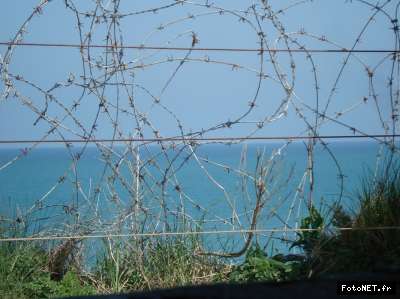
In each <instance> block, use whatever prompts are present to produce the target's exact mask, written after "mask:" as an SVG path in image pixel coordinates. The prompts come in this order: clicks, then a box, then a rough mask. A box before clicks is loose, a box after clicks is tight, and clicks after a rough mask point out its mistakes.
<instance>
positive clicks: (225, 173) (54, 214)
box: [0, 141, 385, 250]
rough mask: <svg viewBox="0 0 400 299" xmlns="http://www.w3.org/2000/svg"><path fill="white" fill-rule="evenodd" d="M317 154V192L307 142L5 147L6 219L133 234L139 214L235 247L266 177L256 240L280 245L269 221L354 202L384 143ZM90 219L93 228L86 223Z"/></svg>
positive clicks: (2, 212) (153, 226)
mask: <svg viewBox="0 0 400 299" xmlns="http://www.w3.org/2000/svg"><path fill="white" fill-rule="evenodd" d="M163 147H164V146H163ZM192 150H193V151H192ZM78 153H81V155H79V159H78V158H77V154H78ZM121 157H123V159H122V158H121ZM313 157H314V158H313V168H314V169H313V189H312V191H311V192H310V180H309V175H307V173H306V172H307V169H308V166H309V161H308V156H307V144H306V143H303V142H292V143H289V144H286V143H272V142H265V143H247V144H243V143H241V144H231V145H226V144H202V145H197V146H195V147H192V149H190V148H189V147H183V146H177V147H175V148H170V149H167V150H162V147H161V145H159V144H158V145H157V144H155V145H146V146H142V147H139V150H138V151H137V152H129V151H127V150H126V147H124V146H123V145H114V147H113V151H112V152H111V151H107V150H104V149H102V147H94V146H88V147H86V148H82V147H80V146H70V147H44V146H41V147H38V148H34V149H32V150H29V149H28V148H24V147H19V148H3V149H1V148H0V169H1V170H0V221H2V222H3V223H11V222H13V221H14V222H15V221H16V223H19V224H20V225H23V226H24V234H25V235H33V234H45V232H51V234H52V235H54V234H57V235H63V234H64V235H65V234H71V233H73V232H74V231H79V232H80V233H83V232H84V233H87V234H101V233H104V232H108V233H110V232H114V233H115V232H118V233H121V232H123V233H126V232H129V229H134V228H133V225H138V224H136V223H137V222H135V221H141V222H140V223H146V229H143V228H142V230H141V232H165V231H185V230H190V231H225V233H221V234H216V235H213V236H211V235H210V236H207V238H208V239H207V244H208V246H209V249H210V250H221V248H222V247H223V249H224V250H225V249H226V248H227V247H224V246H228V247H229V248H230V250H235V248H236V249H237V248H240V246H241V244H243V242H244V240H245V238H246V235H240V234H239V233H238V234H235V233H228V231H235V230H243V229H244V230H246V229H250V226H251V223H252V219H253V218H252V216H253V214H254V209H255V207H256V204H257V200H256V198H257V192H258V191H260V190H261V189H258V188H259V187H260V185H259V184H258V182H259V181H260V178H262V179H261V181H262V182H263V187H264V189H262V190H263V197H262V208H261V211H259V212H258V214H257V226H256V228H257V229H259V230H263V229H264V230H266V231H265V233H260V236H257V238H255V240H259V241H260V242H261V243H263V244H264V245H265V246H267V245H268V246H269V247H268V248H270V250H278V249H279V250H282V249H283V248H284V244H283V243H282V239H283V238H282V232H278V233H274V232H269V231H268V229H278V230H279V229H282V228H295V227H298V226H299V222H300V220H301V218H302V217H304V216H305V215H307V209H308V207H309V204H310V203H312V204H313V205H314V206H315V207H317V209H319V210H320V211H321V213H322V214H323V215H325V216H329V213H330V211H331V210H330V207H332V205H333V204H335V203H337V202H340V204H341V205H343V207H345V208H346V209H348V210H349V211H354V210H356V209H357V204H358V194H359V193H360V192H361V190H362V188H363V187H365V183H363V182H365V180H366V179H368V178H370V177H371V176H373V175H374V173H375V172H376V171H377V165H379V163H380V162H382V161H383V160H384V158H385V150H384V149H383V147H382V145H380V144H378V143H377V142H374V141H332V142H329V143H328V144H327V147H325V146H322V145H318V144H317V145H315V148H314V151H313ZM10 161H11V162H10ZM107 161H108V162H109V163H108V162H107ZM137 162H138V163H137ZM112 167H114V169H118V172H117V173H116V172H115V171H113V170H112ZM378 169H379V167H378ZM137 170H139V173H140V177H139V179H138V176H137V175H136V174H137V173H138V172H137ZM163 180H164V184H163ZM163 186H164V187H163ZM257 190H258V191H257ZM132 215H136V216H135V217H136V218H134V217H133V216H132ZM133 218H134V219H135V221H133V220H132V219H133ZM138 219H139V220H138ZM129 221H130V222H129ZM117 222H118V223H120V225H116V223H117ZM128 222H129V225H128V224H127V223H128ZM166 223H168V224H167V225H166ZM83 224H84V225H86V226H87V227H89V229H86V230H84V231H82V229H81V228H82V225H83ZM79 225H80V226H79ZM79 228H80V229H81V230H79ZM283 234H284V235H285V236H288V235H289V236H292V237H295V236H296V235H295V233H292V234H286V233H283ZM205 237H206V236H205ZM258 238H259V239H258ZM229 241H232V244H230V245H227V244H228V243H229ZM221 244H224V245H221ZM274 244H275V245H274ZM286 250H287V247H286Z"/></svg>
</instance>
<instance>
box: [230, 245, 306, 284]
mask: <svg viewBox="0 0 400 299" xmlns="http://www.w3.org/2000/svg"><path fill="white" fill-rule="evenodd" d="M301 271H302V264H301V263H300V262H298V261H287V262H284V261H282V260H280V259H279V257H273V258H268V257H267V256H266V255H265V253H264V251H263V250H262V249H261V248H260V247H258V246H255V247H253V248H250V249H249V251H248V252H247V254H246V259H245V261H244V263H243V264H241V265H239V266H237V267H235V269H234V270H233V271H232V272H231V273H230V275H229V278H230V281H232V282H248V281H276V282H281V281H290V280H296V279H298V278H299V277H300V276H301Z"/></svg>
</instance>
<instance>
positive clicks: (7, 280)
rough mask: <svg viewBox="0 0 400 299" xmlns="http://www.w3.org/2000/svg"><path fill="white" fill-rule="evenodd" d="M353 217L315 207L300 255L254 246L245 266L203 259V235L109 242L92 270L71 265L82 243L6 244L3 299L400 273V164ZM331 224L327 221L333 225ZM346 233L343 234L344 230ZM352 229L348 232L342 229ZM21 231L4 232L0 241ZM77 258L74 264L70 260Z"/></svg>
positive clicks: (1, 257) (0, 278)
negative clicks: (324, 212) (47, 246)
mask: <svg viewBox="0 0 400 299" xmlns="http://www.w3.org/2000/svg"><path fill="white" fill-rule="evenodd" d="M358 200H359V201H358V206H356V207H353V212H350V211H348V210H346V209H345V208H344V207H342V206H341V205H335V206H334V207H333V213H332V214H331V216H330V217H328V216H322V215H321V213H320V212H319V211H318V210H317V209H316V208H315V207H314V206H310V208H309V213H308V215H307V216H306V217H305V218H303V219H302V221H301V228H303V229H310V230H308V231H307V230H305V231H302V232H299V233H298V234H297V238H296V240H293V241H292V243H291V244H290V245H291V246H290V247H291V248H294V247H296V248H299V249H300V250H301V255H283V254H277V255H275V256H273V257H268V256H267V255H266V254H265V252H264V251H263V250H262V249H261V247H260V246H259V245H257V244H254V245H253V246H252V247H250V248H249V249H248V250H247V253H246V256H245V259H244V261H242V262H241V263H239V264H238V263H236V265H235V266H231V265H229V264H228V261H229V259H224V258H221V257H217V256H215V257H214V256H210V255H201V254H197V253H198V252H199V251H201V250H200V249H201V248H203V240H202V239H201V238H200V237H198V236H179V237H164V238H159V239H156V238H148V239H141V240H140V241H139V240H130V241H126V240H125V242H122V241H121V242H117V240H113V241H110V240H107V239H106V240H104V245H105V246H104V248H106V249H105V250H104V251H103V252H102V254H100V255H99V256H98V257H97V262H96V263H95V264H94V265H93V266H92V267H91V269H90V270H87V271H84V269H83V267H82V266H81V265H80V263H77V262H71V256H72V257H73V256H74V252H75V250H76V247H74V246H75V243H76V242H78V241H66V242H64V243H62V242H61V243H60V244H58V245H57V246H53V248H52V249H51V250H50V249H48V250H46V249H45V247H44V246H43V245H40V244H38V243H35V245H32V244H29V243H25V242H8V243H4V242H3V243H0V293H1V294H2V298H52V297H62V296H70V295H86V294H98V293H111V292H128V291H135V290H148V289H155V288H166V287H174V286H182V285H189V284H201V283H212V282H221V281H226V282H240V283H242V282H248V281H277V282H281V281H290V280H296V279H302V278H308V277H311V276H318V275H322V274H326V273H343V272H354V271H355V272H359V271H366V272H368V271H379V270H385V271H386V270H388V268H389V267H393V268H396V269H399V268H400V234H399V233H398V230H395V229H386V230H382V229H374V230H365V228H370V227H376V228H379V227H399V226H400V167H397V168H396V169H394V170H393V168H392V170H391V171H390V172H389V171H385V172H383V174H382V175H381V176H380V177H378V178H375V179H367V180H365V183H364V187H363V190H362V191H361V192H360V193H359V194H358ZM328 220H329V221H328ZM338 228H340V229H338ZM343 228H348V229H343ZM17 231H18V230H17V229H15V228H9V227H2V229H1V230H0V235H1V236H11V235H12V236H15V235H18V233H16V232H17ZM72 260H73V259H72Z"/></svg>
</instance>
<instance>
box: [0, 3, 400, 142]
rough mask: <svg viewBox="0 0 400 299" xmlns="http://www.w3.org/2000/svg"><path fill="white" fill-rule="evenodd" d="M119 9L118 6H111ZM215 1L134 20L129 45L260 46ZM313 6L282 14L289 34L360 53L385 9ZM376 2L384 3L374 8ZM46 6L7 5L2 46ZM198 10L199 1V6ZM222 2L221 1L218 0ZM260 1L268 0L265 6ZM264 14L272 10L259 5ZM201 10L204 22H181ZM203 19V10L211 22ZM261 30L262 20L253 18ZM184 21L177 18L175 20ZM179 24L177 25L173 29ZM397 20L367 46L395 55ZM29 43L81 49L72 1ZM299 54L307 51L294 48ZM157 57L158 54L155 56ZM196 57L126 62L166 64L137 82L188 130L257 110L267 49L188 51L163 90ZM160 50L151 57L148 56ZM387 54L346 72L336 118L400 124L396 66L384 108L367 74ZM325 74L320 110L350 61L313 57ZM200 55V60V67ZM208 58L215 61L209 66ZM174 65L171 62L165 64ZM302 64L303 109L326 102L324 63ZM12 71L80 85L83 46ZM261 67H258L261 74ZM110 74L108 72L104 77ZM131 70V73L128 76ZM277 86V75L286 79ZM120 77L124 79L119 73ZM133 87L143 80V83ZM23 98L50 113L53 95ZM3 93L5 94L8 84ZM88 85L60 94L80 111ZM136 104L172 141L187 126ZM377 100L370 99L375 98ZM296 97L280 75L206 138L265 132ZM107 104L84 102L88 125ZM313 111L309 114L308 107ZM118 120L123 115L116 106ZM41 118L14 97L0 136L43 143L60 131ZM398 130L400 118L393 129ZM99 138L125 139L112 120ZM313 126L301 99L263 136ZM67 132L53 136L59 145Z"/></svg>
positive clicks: (381, 91) (125, 8)
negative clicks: (395, 107) (394, 109)
mask: <svg viewBox="0 0 400 299" xmlns="http://www.w3.org/2000/svg"><path fill="white" fill-rule="evenodd" d="M102 2H103V3H104V5H107V4H108V2H109V1H102ZM173 2H174V1H129V0H122V1H121V5H120V12H122V13H128V12H132V11H140V10H142V9H148V8H152V7H158V6H162V5H167V4H169V3H173ZM205 2H206V1H193V2H190V3H186V4H184V5H178V6H174V7H172V8H169V9H165V10H162V11H159V12H157V13H149V14H141V15H137V16H128V17H124V18H123V19H121V21H120V25H121V27H120V28H121V33H118V34H117V35H118V37H119V36H120V35H121V36H122V38H123V43H124V44H125V45H140V44H143V43H144V44H145V45H165V44H166V43H167V42H168V41H170V44H169V45H170V46H177V47H189V46H190V44H191V42H192V35H191V32H195V33H196V35H197V37H198V39H199V43H198V44H197V45H196V47H224V48H257V47H258V41H259V40H258V37H257V34H256V32H254V30H252V29H251V28H250V26H248V25H247V24H245V23H242V22H239V20H238V19H239V18H238V17H237V16H232V15H231V14H229V13H224V14H222V15H221V14H219V13H217V10H216V9H206V8H204V7H199V6H196V5H195V4H196V3H198V4H204V3H205ZM296 2H297V1H277V0H274V1H269V3H270V5H271V6H272V8H273V10H274V11H279V9H281V8H285V7H287V6H289V5H291V4H294V3H296ZM304 2H305V3H303V4H300V5H297V6H294V7H292V8H291V9H289V10H287V11H285V13H284V14H279V20H280V22H281V23H282V24H283V25H284V27H285V29H286V32H287V33H294V32H296V31H299V30H302V29H304V30H305V31H306V32H308V33H310V34H313V35H315V36H318V37H321V36H325V37H326V38H328V39H329V40H331V41H332V42H335V43H337V44H338V45H340V46H341V47H346V48H350V47H351V46H352V45H353V43H354V42H355V40H356V39H357V36H358V34H359V33H360V31H361V30H362V28H363V26H364V25H365V23H366V22H367V21H368V18H369V17H370V16H371V15H372V14H373V13H374V11H373V10H372V9H371V7H368V6H367V5H365V4H362V3H360V1H352V2H351V1H339V0H335V1H328V0H316V1H312V2H311V1H304ZM369 2H370V3H373V4H375V1H369ZM392 2H393V3H389V4H388V5H387V6H385V9H386V11H387V13H388V14H390V16H391V18H393V19H394V18H396V16H395V10H394V8H395V4H396V3H394V2H396V1H392ZM37 3H39V1H33V0H15V1H5V2H4V3H3V4H2V9H1V11H0V20H1V26H0V37H1V38H0V39H1V41H9V40H10V39H11V38H12V37H13V36H14V34H15V33H16V31H17V30H18V28H19V27H20V26H21V24H22V23H23V22H24V20H25V19H26V18H27V17H28V16H29V14H30V13H31V12H32V10H33V8H34V7H35V6H36V5H37ZM74 3H75V4H76V5H77V7H79V9H81V10H82V11H86V10H90V9H92V8H93V7H94V6H95V4H94V3H95V1H89V0H81V1H74ZM193 3H194V4H193ZM210 3H211V1H210ZM212 3H213V4H214V6H219V7H224V8H226V9H229V10H235V9H238V10H246V9H247V8H248V7H249V6H250V5H252V4H253V1H212ZM254 3H256V4H257V5H260V4H259V2H257V1H254ZM381 3H384V2H383V1H381ZM257 7H260V6H257ZM190 14H193V15H194V16H195V18H193V19H187V20H184V21H179V22H175V21H176V20H179V19H182V18H185V17H188V15H190ZM199 14H200V15H199ZM248 18H249V19H251V20H252V21H253V22H254V23H255V22H256V20H255V18H254V17H253V16H251V13H250V14H249V16H248ZM84 21H85V22H86V23H85V24H84V31H85V30H86V29H87V28H88V21H86V20H84ZM171 22H172V23H171ZM170 23H171V25H168V24H170ZM160 26H166V27H165V29H164V30H161V31H160V30H157V28H158V27H160ZM261 26H262V28H263V31H264V32H265V33H266V40H267V43H268V45H269V46H270V47H275V46H276V47H277V48H282V47H284V43H278V44H275V43H274V41H275V40H276V39H277V38H278V37H279V33H278V32H277V30H276V29H274V28H273V26H272V25H271V23H270V21H267V20H266V21H264V22H262V24H261ZM391 26H392V24H391V23H390V20H389V19H388V18H387V17H385V16H384V15H383V14H378V15H377V16H376V18H375V20H374V21H373V22H371V24H370V25H369V26H368V28H367V30H366V31H365V34H363V36H362V38H361V43H360V44H359V45H357V47H356V49H393V48H394V46H395V44H394V43H395V39H394V37H393V31H392V30H390V28H391ZM94 32H95V33H94V36H93V40H94V41H93V43H96V44H102V43H104V38H105V32H106V31H105V25H104V24H100V25H98V26H97V27H96V30H95V31H94ZM293 36H294V37H295V38H296V39H297V40H298V41H299V43H301V44H304V45H305V46H306V47H307V48H309V49H326V48H334V46H333V45H328V44H327V43H324V42H321V41H315V40H313V39H312V38H310V37H307V36H302V35H293ZM23 41H25V42H43V43H79V33H78V30H77V27H76V19H75V16H74V14H73V13H72V12H71V11H70V10H68V9H66V8H65V5H64V1H61V0H53V1H51V2H50V3H49V4H47V5H46V6H45V7H44V9H43V14H41V15H39V16H36V17H34V18H33V19H32V21H31V22H30V24H29V26H27V33H26V34H25V36H24V39H23ZM291 47H292V48H296V46H295V45H292V46H291ZM5 52H6V47H3V46H2V47H0V54H1V57H2V58H3V57H4V54H5ZM91 53H92V57H93V58H94V59H100V57H101V56H103V57H104V50H103V49H94V50H93V51H92V52H91ZM150 54H153V55H150ZM186 54H187V52H178V51H161V52H155V51H144V50H126V51H124V56H123V60H124V62H126V63H128V62H131V65H135V66H138V65H140V64H142V63H143V64H154V66H151V67H146V68H144V69H138V68H135V69H134V71H133V73H134V83H135V84H137V86H141V87H143V88H146V89H147V90H149V91H151V93H152V94H154V95H155V96H157V97H159V98H160V102H161V103H162V104H163V105H164V106H165V107H167V108H168V109H169V111H172V112H173V113H174V115H176V117H177V118H178V119H179V120H180V121H181V123H182V125H183V128H184V130H185V133H189V132H191V131H198V130H201V129H207V128H210V127H213V126H215V125H216V124H219V123H221V122H225V121H230V120H234V119H235V118H237V117H238V116H239V115H241V114H242V113H243V112H244V111H246V110H247V108H248V105H249V101H251V99H252V98H253V97H254V94H255V91H256V88H257V84H258V77H257V71H258V69H259V65H260V56H259V55H257V53H227V52H192V53H190V55H189V56H188V57H189V58H190V59H192V60H193V61H190V62H186V63H184V64H183V66H182V67H181V68H180V69H179V71H178V72H177V74H176V75H175V77H174V80H172V82H171V83H170V84H169V85H168V87H167V88H166V89H165V91H164V92H163V93H162V90H163V88H164V87H165V85H166V82H167V81H168V78H169V77H170V76H171V74H172V73H173V72H174V71H175V69H176V68H177V67H178V66H179V62H177V61H172V62H168V61H167V62H165V60H168V58H170V59H171V58H174V59H176V58H180V59H181V58H183V57H185V55H186ZM146 55H150V57H148V58H141V57H143V56H146ZM385 55H386V54H365V53H363V54H357V58H356V57H355V56H352V57H351V58H350V60H349V62H348V64H347V66H346V68H345V69H344V72H343V75H342V76H341V78H340V81H339V83H338V89H337V92H336V93H335V95H334V97H333V99H332V104H331V105H330V106H329V109H328V115H330V116H335V115H337V113H338V112H341V111H346V109H349V108H351V109H352V110H351V111H349V112H346V113H344V114H343V116H341V117H340V118H339V120H340V121H342V122H344V123H346V124H349V125H350V126H354V127H356V128H359V129H360V130H362V131H363V132H366V133H383V130H382V127H381V125H380V119H379V114H378V113H377V111H378V110H377V106H378V107H379V109H380V110H381V114H382V115H383V118H384V120H388V119H389V117H390V113H389V108H390V100H389V98H390V97H389V95H390V94H389V89H388V88H387V83H388V75H389V74H390V70H391V61H390V59H386V60H384V62H383V63H382V64H381V65H380V66H379V68H378V69H377V71H376V72H375V73H374V88H375V93H376V94H378V96H379V97H378V102H377V103H375V101H374V100H373V97H372V96H371V94H370V90H369V85H368V76H367V72H366V71H365V67H364V66H363V65H362V64H361V63H360V62H359V60H362V61H363V62H364V63H365V64H366V65H367V66H369V67H371V68H372V67H374V66H375V65H376V64H377V63H379V61H381V60H382V59H383V58H384V57H385ZM206 57H208V59H210V60H211V61H214V60H215V61H219V62H224V63H226V64H221V63H219V64H217V63H206V62H204V60H205V59H206ZM312 57H313V59H314V62H315V66H316V69H317V78H318V82H319V88H320V90H319V91H320V98H319V100H320V105H321V107H322V106H324V104H325V103H326V101H327V99H328V97H329V94H330V90H331V89H332V86H333V84H334V82H335V79H336V77H337V75H338V72H339V70H340V67H341V63H342V62H343V60H344V59H345V57H346V54H331V53H330V54H313V56H312ZM196 60H197V61H196ZM198 60H203V62H199V61H198ZM160 61H164V62H165V63H159V62H160ZM277 61H278V63H279V67H280V68H281V69H282V70H283V72H284V73H288V79H289V81H290V79H291V75H290V61H289V59H288V55H287V53H282V54H279V55H278V56H277ZM294 61H295V64H296V83H295V87H294V91H295V94H296V97H295V100H296V103H297V104H299V105H300V106H301V102H303V103H305V104H307V105H309V106H312V107H315V84H314V81H313V73H312V71H311V70H312V66H311V64H310V62H309V60H307V59H306V56H305V54H304V53H298V54H294ZM229 64H238V65H241V66H244V67H246V68H247V69H248V70H246V69H240V68H239V69H232V66H231V65H229ZM9 70H10V72H11V73H13V74H14V75H20V76H22V77H23V78H25V79H27V80H29V81H30V82H32V83H34V84H36V85H37V86H40V87H41V88H43V89H44V90H48V89H50V88H51V87H53V86H54V84H55V83H56V82H65V81H66V80H67V79H68V77H69V76H70V74H73V75H74V77H75V80H76V81H75V82H77V83H79V82H81V81H80V80H81V78H80V76H81V75H82V62H81V57H80V54H79V50H78V49H72V48H43V47H18V48H16V49H15V50H14V54H13V56H12V59H11V63H10V66H9ZM252 70H255V71H252ZM264 73H265V74H267V75H271V76H272V77H273V76H274V74H275V73H274V68H273V65H272V64H271V61H270V60H269V56H268V55H265V57H264ZM99 74H100V73H99ZM127 74H128V72H127ZM397 77H398V76H397ZM275 79H276V78H275ZM115 80H118V78H116V79H115ZM132 82H133V81H132ZM15 86H16V88H17V89H18V91H19V92H20V93H21V94H22V95H24V96H26V97H29V98H30V99H31V101H32V102H33V103H34V104H35V105H36V106H37V107H39V108H41V109H44V103H45V99H44V97H43V95H41V94H40V93H38V92H37V91H35V90H34V88H32V87H29V86H28V85H27V84H21V83H16V85H15ZM0 89H1V90H4V83H3V82H1V84H0ZM81 91H82V89H80V88H78V87H68V88H61V89H57V91H55V92H54V96H56V97H57V99H59V101H60V102H62V103H63V104H64V105H65V106H66V107H70V106H71V105H72V104H73V101H74V100H76V99H77V98H78V97H79V95H80V92H81ZM116 92H117V90H116V89H115V88H113V87H109V88H107V89H106V90H105V91H104V95H105V96H106V98H107V101H109V102H110V103H115V101H116ZM133 93H134V97H135V101H136V105H137V107H138V109H139V110H140V111H141V113H143V114H144V115H146V117H148V119H149V120H151V122H152V124H153V125H154V127H156V128H157V130H158V131H159V132H160V134H161V135H162V136H164V137H166V136H173V135H176V134H178V127H177V124H176V120H175V119H174V117H172V116H171V114H169V113H167V112H166V111H165V110H163V109H161V107H160V106H159V105H154V104H153V100H152V99H151V97H149V96H148V94H147V93H146V92H144V91H143V89H141V88H136V89H135V90H134V91H133ZM364 97H366V98H367V101H366V103H364V102H363V98H364ZM284 98H285V93H284V90H283V89H282V87H281V86H280V85H279V84H278V83H276V82H274V80H271V79H265V80H262V84H261V88H260V91H259V95H258V98H257V104H256V108H255V109H254V110H253V111H252V113H250V114H249V115H248V116H247V117H246V118H245V119H244V123H242V124H238V125H235V126H233V127H232V128H224V129H221V130H217V131H213V132H210V133H209V134H208V135H206V136H222V137H226V136H238V135H239V136H243V135H247V134H249V133H250V132H251V131H252V130H253V129H255V128H256V123H257V122H259V121H260V120H262V119H265V118H268V117H270V116H271V115H272V114H273V112H274V111H275V110H276V109H277V108H278V107H279V105H280V104H281V102H282V100H283V99H284ZM119 102H120V105H121V106H120V107H126V108H128V99H127V94H124V93H123V91H121V94H120V100H119ZM98 103H99V100H98V98H96V97H95V96H93V94H92V95H85V97H84V99H83V100H82V104H81V105H80V106H79V107H78V109H77V111H76V112H74V115H75V117H76V118H77V119H79V120H80V122H81V123H82V125H83V126H84V127H85V128H86V129H90V127H91V124H92V122H93V119H94V118H95V115H96V111H97V107H98ZM303 108H304V107H303ZM110 111H111V113H112V115H115V113H116V111H113V109H111V108H110ZM304 113H305V115H306V116H307V117H308V119H309V120H310V121H311V120H313V115H312V113H310V111H308V112H307V109H305V110H304ZM48 115H51V116H52V117H57V118H59V119H61V118H62V116H63V115H64V111H62V109H60V108H59V106H58V105H56V104H54V103H50V105H49V109H48ZM118 117H119V118H118V123H119V126H120V130H121V131H122V132H123V135H124V136H129V135H130V134H132V135H134V134H135V127H136V125H135V123H134V120H133V118H132V117H129V116H124V115H119V116H118ZM36 119H37V115H35V114H34V113H33V112H32V111H31V110H30V109H29V108H28V107H26V106H24V105H22V103H21V101H20V100H18V99H16V98H14V97H9V98H7V99H1V100H0V128H1V129H0V139H35V138H40V137H41V136H43V134H44V133H45V132H46V131H48V130H49V124H48V123H46V122H45V121H43V120H41V121H39V122H38V123H37V125H35V126H33V123H34V122H35V120H36ZM388 124H390V123H388ZM63 125H64V126H65V127H66V128H71V129H73V130H74V131H79V128H78V127H77V126H76V124H75V123H74V121H73V120H72V119H71V118H69V117H67V118H66V120H65V122H64V123H63ZM98 126H99V127H98V131H97V132H96V137H102V138H110V137H112V135H113V128H112V125H111V121H110V120H109V119H108V118H107V117H106V116H105V115H100V117H99V121H98ZM305 129H306V126H305V125H304V122H303V121H302V120H301V119H300V118H299V117H298V116H297V115H296V113H295V110H294V107H293V106H292V105H291V104H289V106H288V109H287V114H286V115H284V116H282V117H281V118H279V119H278V120H276V121H274V122H271V123H266V124H265V125H264V127H263V128H262V129H261V130H259V131H258V132H257V133H256V134H257V135H259V136H271V135H272V136H276V135H297V134H301V132H303V131H304V130H305ZM319 131H320V134H350V133H351V132H350V131H349V130H348V129H347V128H344V127H342V126H340V125H337V124H333V123H327V124H325V125H323V126H321V128H320V130H319ZM62 132H63V134H64V136H66V137H72V138H77V137H76V136H74V134H72V133H70V132H68V130H63V129H62ZM144 133H145V137H154V135H153V132H152V130H151V129H150V128H148V127H146V128H145V129H144ZM57 137H58V136H57V135H54V136H52V137H51V136H50V137H49V138H51V139H55V138H57Z"/></svg>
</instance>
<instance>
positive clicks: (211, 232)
mask: <svg viewBox="0 0 400 299" xmlns="http://www.w3.org/2000/svg"><path fill="white" fill-rule="evenodd" d="M333 229H334V230H337V231H375V230H400V226H381V227H379V226H375V227H338V228H333ZM324 230H326V228H270V229H255V230H251V229H248V230H247V229H242V230H219V231H218V230H215V231H187V232H158V233H157V232H155V233H137V234H97V235H71V236H62V235H59V236H57V235H52V236H37V237H34V236H31V237H17V238H0V242H17V241H21V242H25V241H45V240H71V239H99V238H124V237H162V236H186V235H215V234H240V233H252V234H261V233H274V232H276V233H285V232H311V231H324Z"/></svg>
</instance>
